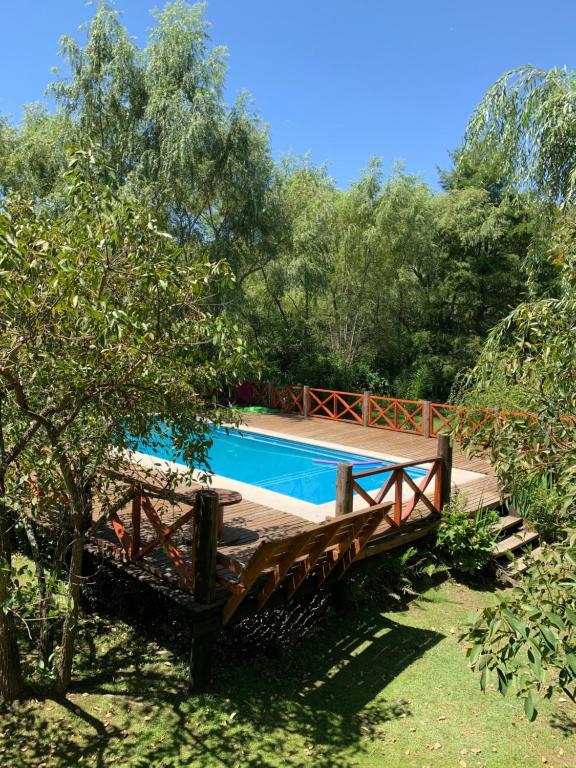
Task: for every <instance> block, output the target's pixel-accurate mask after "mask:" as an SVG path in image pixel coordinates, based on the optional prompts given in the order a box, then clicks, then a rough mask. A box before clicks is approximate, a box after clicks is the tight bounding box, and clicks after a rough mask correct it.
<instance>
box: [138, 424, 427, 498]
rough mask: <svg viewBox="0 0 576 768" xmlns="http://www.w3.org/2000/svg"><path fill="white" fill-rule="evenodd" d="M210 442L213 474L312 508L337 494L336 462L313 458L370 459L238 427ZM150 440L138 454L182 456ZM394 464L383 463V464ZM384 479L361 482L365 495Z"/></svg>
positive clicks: (417, 472)
mask: <svg viewBox="0 0 576 768" xmlns="http://www.w3.org/2000/svg"><path fill="white" fill-rule="evenodd" d="M212 438H213V444H212V447H211V448H210V451H209V464H210V470H211V471H212V472H213V473H214V474H216V475H221V476H223V477H230V478H232V479H233V480H239V481H241V482H243V483H249V484H250V485H256V486H258V487H259V488H266V489H267V490H269V491H276V493H283V494H285V495H286V496H292V497H293V498H296V499H300V500H301V501H308V502H311V503H312V504H324V503H325V502H328V501H334V499H335V496H336V471H337V469H336V464H328V463H326V464H324V463H319V462H316V461H314V459H319V460H321V461H326V462H329V461H333V462H337V463H338V462H350V463H354V462H373V461H374V457H372V456H363V455H361V454H357V453H348V452H347V451H338V450H335V449H332V448H321V447H319V446H316V445H310V444H307V443H300V442H297V441H295V440H285V439H284V438H278V437H270V436H268V435H262V434H260V433H256V432H243V431H241V430H238V429H222V428H218V427H213V428H212ZM154 442H155V445H154V448H151V447H150V446H149V445H147V444H146V443H144V442H141V443H140V444H139V446H138V450H139V451H142V452H143V453H148V454H150V455H153V456H156V457H158V458H161V459H168V460H169V461H176V462H180V463H183V459H182V456H181V455H179V454H178V453H177V452H176V451H175V450H174V448H173V446H172V443H171V441H170V438H169V436H166V437H162V438H160V440H158V437H157V436H156V439H155V441H154ZM383 463H384V462H382V464H383ZM393 463H394V462H391V461H386V462H385V464H386V465H388V466H389V465H391V464H393ZM377 466H379V464H378V463H374V464H371V465H370V466H368V465H365V466H356V467H355V469H354V471H355V472H361V471H363V470H366V469H373V468H376V467H377ZM408 473H409V475H410V477H412V478H413V479H415V480H416V479H418V478H421V477H424V475H425V474H426V471H425V470H424V469H421V468H420V467H411V468H410V469H409V470H408ZM386 479H387V473H384V474H379V475H376V476H375V477H374V478H364V479H363V480H362V481H361V483H362V487H363V488H365V489H366V490H367V491H375V490H377V489H378V488H380V487H381V486H382V484H383V483H384V482H385V481H386Z"/></svg>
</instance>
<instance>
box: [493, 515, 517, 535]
mask: <svg viewBox="0 0 576 768" xmlns="http://www.w3.org/2000/svg"><path fill="white" fill-rule="evenodd" d="M523 522H524V521H523V518H521V517H520V516H519V515H502V517H500V518H499V520H498V521H497V522H496V524H495V525H494V527H495V528H496V530H497V531H499V532H504V531H507V530H508V529H509V528H513V527H514V526H515V525H521V524H522V523H523Z"/></svg>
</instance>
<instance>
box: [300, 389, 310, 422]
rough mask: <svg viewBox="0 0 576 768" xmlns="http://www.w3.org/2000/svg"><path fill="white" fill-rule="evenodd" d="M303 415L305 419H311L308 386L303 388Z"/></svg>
mask: <svg viewBox="0 0 576 768" xmlns="http://www.w3.org/2000/svg"><path fill="white" fill-rule="evenodd" d="M302 413H303V415H304V418H305V419H309V418H310V387H309V386H308V385H307V384H304V386H303V388H302Z"/></svg>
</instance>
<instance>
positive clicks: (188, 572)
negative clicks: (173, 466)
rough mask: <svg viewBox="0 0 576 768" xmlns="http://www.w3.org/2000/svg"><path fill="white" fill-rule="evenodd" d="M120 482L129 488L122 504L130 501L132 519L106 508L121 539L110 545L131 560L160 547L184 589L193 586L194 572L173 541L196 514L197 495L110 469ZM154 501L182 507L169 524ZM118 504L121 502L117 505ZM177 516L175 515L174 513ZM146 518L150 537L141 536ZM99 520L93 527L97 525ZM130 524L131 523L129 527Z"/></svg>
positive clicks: (123, 556) (107, 514)
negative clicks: (165, 487) (167, 487)
mask: <svg viewBox="0 0 576 768" xmlns="http://www.w3.org/2000/svg"><path fill="white" fill-rule="evenodd" d="M107 474H108V475H112V476H114V479H115V480H117V481H118V482H120V483H125V484H126V488H127V492H126V493H124V494H123V495H122V506H123V508H126V506H127V505H130V517H129V521H126V523H125V522H123V521H122V519H121V518H120V515H119V512H120V508H118V509H116V508H114V507H111V508H110V509H109V510H107V513H106V517H107V518H108V520H109V521H110V524H111V526H112V529H113V531H114V533H115V534H116V538H117V540H118V543H117V544H111V545H110V546H111V547H113V548H115V549H116V550H117V554H118V555H120V556H121V557H122V558H123V559H125V560H127V561H130V562H137V561H140V560H143V558H145V557H146V556H147V555H149V554H150V553H151V552H152V551H153V550H154V549H156V548H160V549H162V550H163V551H164V553H165V554H166V555H167V557H168V558H169V560H170V563H171V565H172V566H173V568H174V570H175V571H176V573H177V574H178V578H179V581H180V583H181V585H182V587H184V589H187V590H190V589H192V588H193V582H194V578H193V572H192V568H191V567H190V565H189V564H187V563H186V559H185V557H184V556H183V553H182V552H181V551H180V549H178V547H177V546H175V544H174V543H173V542H172V536H173V535H174V534H175V533H176V532H177V531H179V530H180V529H181V528H182V526H184V525H185V524H186V523H187V522H188V521H189V520H191V519H192V518H193V516H194V495H193V494H183V493H177V492H175V491H168V490H164V489H161V488H158V487H156V486H154V485H153V484H152V483H147V482H143V481H136V482H135V481H134V479H133V478H129V477H127V476H124V475H123V474H122V473H116V472H108V473H107ZM154 501H156V503H157V502H158V501H165V502H166V501H167V502H169V504H170V505H173V508H177V509H179V510H180V511H181V512H182V514H179V515H178V516H177V517H176V519H175V520H173V522H171V524H170V525H166V524H165V522H164V521H163V520H162V517H161V515H160V514H159V513H158V511H157V509H156V508H155V506H154V503H153V502H154ZM115 506H119V505H115ZM172 516H173V517H174V515H172ZM144 520H147V521H148V523H149V524H150V527H151V529H152V535H151V536H150V528H148V527H147V530H148V537H147V540H146V541H143V540H142V527H143V526H142V523H143V522H144ZM98 524H99V521H97V522H96V523H95V524H94V526H93V529H94V530H95V529H96V528H97V527H98ZM127 526H129V527H127Z"/></svg>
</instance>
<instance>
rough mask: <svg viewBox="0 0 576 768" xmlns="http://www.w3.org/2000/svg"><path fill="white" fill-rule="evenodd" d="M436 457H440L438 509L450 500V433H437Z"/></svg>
mask: <svg viewBox="0 0 576 768" xmlns="http://www.w3.org/2000/svg"><path fill="white" fill-rule="evenodd" d="M438 458H439V459H442V468H441V471H440V472H441V474H440V505H439V508H440V510H441V509H442V507H444V505H445V504H448V503H449V502H450V493H451V490H452V444H451V443H450V435H438Z"/></svg>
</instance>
